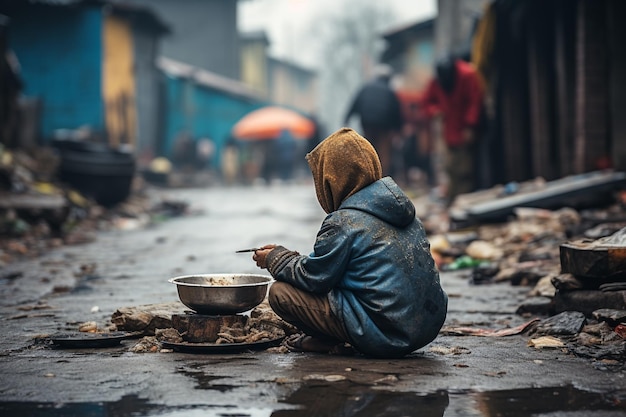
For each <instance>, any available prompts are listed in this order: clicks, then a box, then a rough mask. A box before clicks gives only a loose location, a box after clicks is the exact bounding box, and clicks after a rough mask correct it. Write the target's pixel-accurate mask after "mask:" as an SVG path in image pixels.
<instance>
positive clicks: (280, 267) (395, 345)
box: [268, 129, 448, 357]
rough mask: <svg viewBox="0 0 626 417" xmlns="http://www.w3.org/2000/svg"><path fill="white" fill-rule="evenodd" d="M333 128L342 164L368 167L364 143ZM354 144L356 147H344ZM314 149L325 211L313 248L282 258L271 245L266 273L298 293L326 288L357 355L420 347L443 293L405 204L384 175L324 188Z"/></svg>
mask: <svg viewBox="0 0 626 417" xmlns="http://www.w3.org/2000/svg"><path fill="white" fill-rule="evenodd" d="M338 133H339V134H341V135H342V145H343V146H341V147H340V148H341V149H343V152H342V153H343V155H344V157H343V159H344V162H346V160H347V162H348V163H350V159H351V158H355V159H358V161H359V162H358V163H359V164H363V161H364V160H365V161H368V160H373V161H374V165H376V162H377V161H378V160H377V156H376V154H375V151H373V148H371V150H370V146H371V145H369V143H365V144H364V143H362V142H361V139H363V138H362V137H360V136H359V135H358V134H356V133H355V132H354V131H352V130H350V129H343V130H342V131H339V132H338ZM335 135H337V133H336V134H335ZM331 137H332V136H331ZM359 138H360V139H359ZM327 140H328V139H327ZM363 140H364V141H365V139H363ZM346 141H347V143H348V146H346ZM324 142H326V141H324ZM324 142H322V143H321V144H320V146H321V145H323V144H324ZM365 142H367V141H365ZM354 144H356V148H355V149H352V150H351V149H350V146H353V145H354ZM325 146H329V143H326V145H325ZM370 152H374V157H370V156H369V155H370ZM316 153H319V150H318V149H317V148H316V149H315V150H313V151H312V154H314V155H313V156H312V157H311V156H310V157H309V164H310V165H311V169H312V171H313V175H314V179H315V184H316V190H317V192H318V200H319V201H320V204H321V205H322V207H323V208H324V209H325V210H326V211H327V212H329V214H328V216H327V217H326V218H325V219H324V221H323V223H322V226H321V228H320V230H319V232H318V234H317V237H316V241H315V245H314V250H313V252H312V253H311V254H310V255H309V256H299V255H290V256H285V255H287V253H285V252H284V251H286V250H285V249H284V248H282V247H278V248H277V249H278V250H275V251H272V252H270V254H269V255H268V265H269V266H268V269H269V271H270V273H271V274H272V275H273V276H274V277H275V278H276V279H277V280H279V281H285V282H288V283H290V284H292V285H294V286H295V287H297V288H299V289H301V290H305V291H309V292H312V293H318V294H326V293H327V294H328V297H329V301H330V305H331V308H332V310H333V313H334V314H335V316H337V318H338V319H339V320H341V321H342V323H343V324H344V327H345V330H346V333H347V334H348V335H349V337H350V343H351V344H352V345H353V346H354V347H355V348H356V349H357V350H358V351H360V352H361V353H363V354H366V355H369V356H374V357H400V356H404V355H406V354H408V353H411V352H413V351H414V350H416V349H419V348H421V347H423V346H425V345H427V344H428V343H430V342H431V341H432V340H434V339H435V337H436V336H437V334H438V332H439V330H440V329H441V327H442V326H443V323H444V321H445V318H446V313H447V304H448V297H447V295H446V293H445V292H444V291H443V289H442V288H441V285H440V281H439V273H438V272H437V269H436V267H435V263H434V261H433V258H432V256H431V254H430V250H429V243H428V240H427V238H426V233H425V231H424V228H423V226H422V223H421V222H420V221H419V219H417V218H416V217H415V207H414V206H413V203H412V202H411V200H410V199H409V198H408V197H407V196H406V194H404V192H403V191H402V190H401V189H400V187H398V185H397V184H396V183H395V182H394V181H393V179H391V178H390V177H385V178H380V179H377V180H374V182H370V183H369V184H368V185H365V186H361V185H357V186H356V187H353V186H352V185H353V184H355V183H363V182H368V181H369V180H368V179H367V177H368V175H366V176H365V178H366V179H363V177H360V179H359V178H357V179H356V180H354V181H347V182H346V183H344V184H343V185H342V187H341V188H340V189H338V188H334V189H331V188H332V187H331V186H329V185H328V180H331V181H332V180H333V178H332V177H334V176H335V175H336V174H337V173H333V174H332V175H330V176H329V175H328V173H327V174H324V175H316V174H319V170H320V167H321V166H323V165H324V164H326V163H327V162H328V159H329V154H326V152H325V151H324V149H322V150H321V155H317V157H316ZM348 154H349V155H352V156H349V155H348ZM322 155H323V156H324V157H323V158H319V157H321V156H322ZM330 158H331V159H332V156H330ZM320 161H322V162H321V163H322V165H320ZM365 164H366V165H367V164H369V162H365ZM378 164H379V163H378ZM378 166H379V165H378ZM378 166H375V167H374V168H373V171H372V172H374V174H373V175H374V178H376V176H379V172H380V171H379V168H378ZM326 168H328V166H327V165H326ZM326 168H321V171H325V169H326ZM348 176H350V174H348ZM324 178H325V179H324ZM341 178H345V176H342V177H341ZM324 183H326V186H324V185H323V184H324ZM333 184H336V181H335V182H333ZM320 189H321V190H322V192H321V194H322V195H320ZM324 189H326V191H325V192H324V191H323V190H324ZM339 190H343V191H339ZM346 190H349V191H346ZM342 193H343V194H347V195H348V196H347V197H343V198H340V201H338V199H337V198H336V197H337V194H342ZM333 201H334V202H333ZM337 204H338V206H337ZM287 252H288V251H287ZM289 253H291V254H294V252H289Z"/></svg>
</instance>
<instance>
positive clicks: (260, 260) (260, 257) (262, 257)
mask: <svg viewBox="0 0 626 417" xmlns="http://www.w3.org/2000/svg"><path fill="white" fill-rule="evenodd" d="M275 247H276V245H265V246H261V248H260V249H259V250H257V251H255V252H254V255H252V260H253V261H255V262H256V266H258V267H259V268H261V269H265V268H267V260H266V259H267V255H268V254H269V253H270V252H271V251H272V250H274V248H275Z"/></svg>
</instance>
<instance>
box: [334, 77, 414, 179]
mask: <svg viewBox="0 0 626 417" xmlns="http://www.w3.org/2000/svg"><path fill="white" fill-rule="evenodd" d="M390 79H391V72H390V70H389V69H388V68H386V67H381V68H379V69H378V74H377V76H376V77H375V78H374V79H373V80H371V81H369V82H367V83H365V84H364V85H363V86H362V87H361V89H360V90H359V91H358V92H357V94H356V96H355V97H354V100H353V101H352V104H351V106H350V108H349V109H348V113H347V114H346V118H345V124H346V125H348V124H349V122H350V119H351V118H352V116H353V115H358V116H359V118H360V122H361V127H362V128H363V135H364V136H365V137H366V138H367V139H368V140H369V141H370V142H371V143H372V145H374V149H376V151H377V152H378V155H379V157H380V162H381V164H382V167H383V174H384V175H389V174H391V172H392V171H393V166H392V165H393V145H394V143H393V142H394V141H395V140H396V139H397V138H398V137H399V135H400V134H401V131H402V127H403V124H404V120H403V117H402V108H401V106H400V100H399V99H398V97H397V96H396V93H395V92H394V91H393V90H392V89H391V86H390V85H389V82H390Z"/></svg>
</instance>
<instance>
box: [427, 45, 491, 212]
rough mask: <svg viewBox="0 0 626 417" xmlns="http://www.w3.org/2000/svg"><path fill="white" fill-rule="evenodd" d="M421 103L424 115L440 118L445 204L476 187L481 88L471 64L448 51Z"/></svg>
mask: <svg viewBox="0 0 626 417" xmlns="http://www.w3.org/2000/svg"><path fill="white" fill-rule="evenodd" d="M435 73H436V75H435V77H434V78H433V79H432V80H431V81H430V82H429V84H428V86H427V87H426V90H425V92H424V96H423V98H422V103H423V106H424V111H425V113H426V115H427V117H428V118H429V119H430V120H431V121H432V120H433V118H434V117H435V116H442V117H443V139H444V143H445V145H446V151H447V155H446V163H445V170H446V173H447V175H448V191H447V194H446V200H447V203H448V205H450V204H452V202H453V201H454V199H455V198H456V197H457V196H458V195H459V194H463V193H469V192H472V191H474V190H475V189H476V174H475V166H474V165H475V149H476V140H477V133H478V129H479V125H480V121H481V115H482V114H481V113H482V109H483V87H482V83H481V81H480V78H479V76H478V73H477V72H476V70H475V69H474V67H473V66H472V64H470V63H467V62H464V61H462V60H460V59H457V58H456V57H454V56H453V55H451V54H448V55H446V56H445V57H443V58H441V59H440V60H438V62H437V66H436V71H435Z"/></svg>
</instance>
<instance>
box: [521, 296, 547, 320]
mask: <svg viewBox="0 0 626 417" xmlns="http://www.w3.org/2000/svg"><path fill="white" fill-rule="evenodd" d="M515 314H519V315H522V316H524V315H546V316H547V315H550V314H552V299H551V298H549V297H531V298H528V299H526V300H524V302H522V304H520V306H519V307H518V308H517V311H516V312H515Z"/></svg>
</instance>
